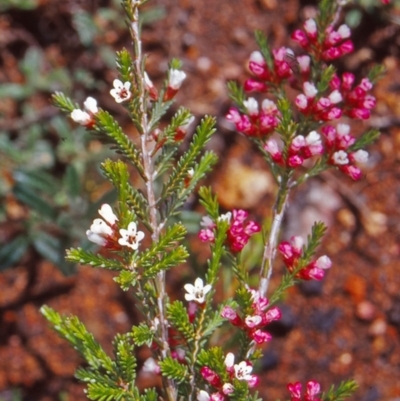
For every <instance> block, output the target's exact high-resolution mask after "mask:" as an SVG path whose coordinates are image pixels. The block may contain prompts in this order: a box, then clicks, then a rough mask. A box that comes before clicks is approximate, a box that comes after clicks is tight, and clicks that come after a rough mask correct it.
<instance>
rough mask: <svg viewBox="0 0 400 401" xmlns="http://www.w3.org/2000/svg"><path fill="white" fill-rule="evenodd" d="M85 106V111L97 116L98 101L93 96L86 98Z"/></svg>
mask: <svg viewBox="0 0 400 401" xmlns="http://www.w3.org/2000/svg"><path fill="white" fill-rule="evenodd" d="M83 106H84V107H85V110H87V111H88V112H89V113H92V114H96V113H97V112H98V111H99V109H98V108H97V100H96V99H95V98H93V97H91V96H89V97H88V98H86V100H85V101H84V102H83Z"/></svg>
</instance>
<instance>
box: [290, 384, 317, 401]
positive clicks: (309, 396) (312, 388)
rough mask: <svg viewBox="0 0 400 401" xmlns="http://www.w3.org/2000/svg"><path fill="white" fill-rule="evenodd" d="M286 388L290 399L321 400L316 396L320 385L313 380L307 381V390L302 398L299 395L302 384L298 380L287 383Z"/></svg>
mask: <svg viewBox="0 0 400 401" xmlns="http://www.w3.org/2000/svg"><path fill="white" fill-rule="evenodd" d="M287 389H288V390H289V392H290V401H321V399H320V398H317V397H316V396H317V394H318V393H320V391H321V386H320V384H319V383H318V382H316V381H315V380H310V381H309V382H307V390H306V392H305V394H304V396H303V398H302V397H301V389H302V385H301V383H300V382H296V383H289V384H288V385H287Z"/></svg>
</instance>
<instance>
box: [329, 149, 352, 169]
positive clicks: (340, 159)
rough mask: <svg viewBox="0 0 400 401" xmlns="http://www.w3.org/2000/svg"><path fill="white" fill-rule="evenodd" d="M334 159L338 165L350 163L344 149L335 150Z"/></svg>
mask: <svg viewBox="0 0 400 401" xmlns="http://www.w3.org/2000/svg"><path fill="white" fill-rule="evenodd" d="M332 159H333V162H334V163H335V164H336V165H345V164H348V163H349V158H348V156H347V153H346V152H345V151H344V150H339V151H338V152H335V153H334V154H333V156H332Z"/></svg>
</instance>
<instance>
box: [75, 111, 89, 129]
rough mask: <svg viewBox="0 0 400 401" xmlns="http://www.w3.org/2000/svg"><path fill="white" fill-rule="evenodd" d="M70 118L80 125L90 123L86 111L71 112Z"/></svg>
mask: <svg viewBox="0 0 400 401" xmlns="http://www.w3.org/2000/svg"><path fill="white" fill-rule="evenodd" d="M71 118H72V120H74V121H75V122H76V123H78V124H81V125H86V124H88V123H90V121H91V117H90V115H89V113H86V111H83V110H80V109H74V110H72V113H71Z"/></svg>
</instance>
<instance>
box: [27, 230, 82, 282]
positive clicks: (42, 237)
mask: <svg viewBox="0 0 400 401" xmlns="http://www.w3.org/2000/svg"><path fill="white" fill-rule="evenodd" d="M32 243H33V246H34V247H35V249H36V250H37V251H38V253H39V254H40V255H42V256H43V257H44V258H45V259H47V260H49V261H50V262H52V263H54V265H55V266H56V267H57V268H58V269H60V270H61V271H62V272H63V273H64V274H65V275H70V274H72V273H74V272H75V267H74V265H73V264H71V263H68V262H66V261H65V259H64V252H65V243H64V242H63V241H62V240H61V239H60V238H58V237H55V236H54V235H50V234H48V233H46V232H44V231H35V234H34V237H33V239H32Z"/></svg>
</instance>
